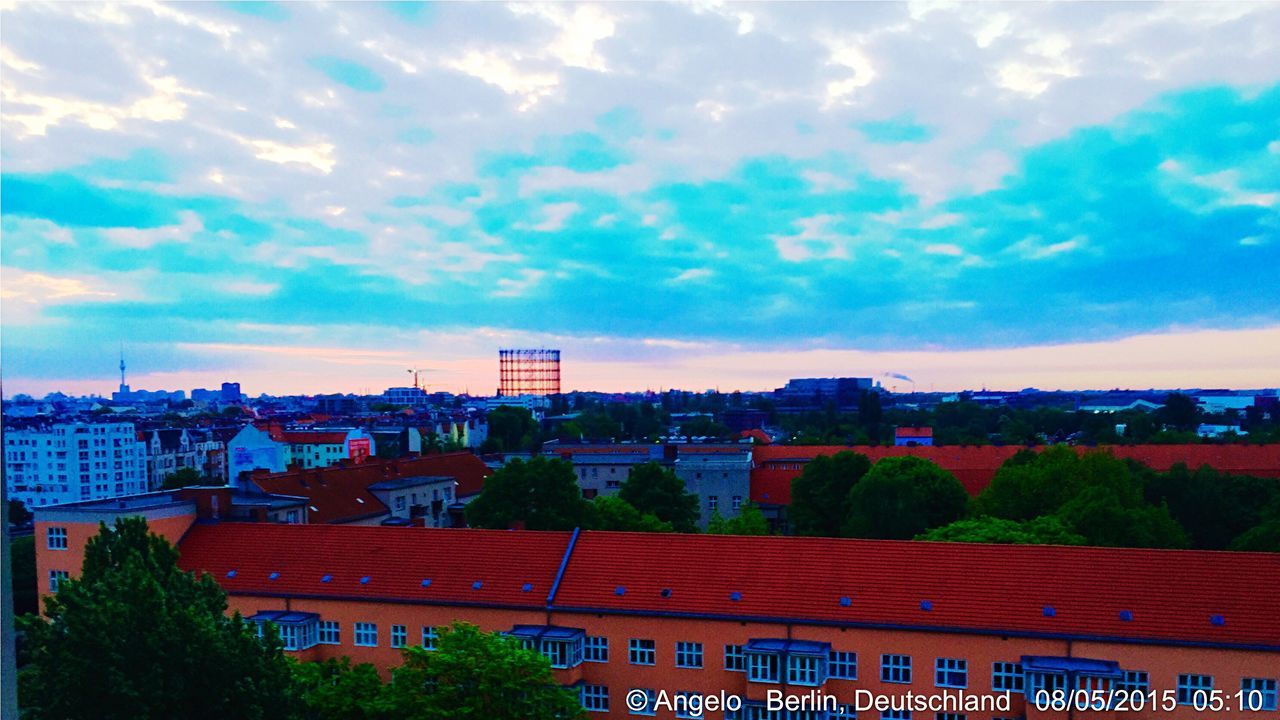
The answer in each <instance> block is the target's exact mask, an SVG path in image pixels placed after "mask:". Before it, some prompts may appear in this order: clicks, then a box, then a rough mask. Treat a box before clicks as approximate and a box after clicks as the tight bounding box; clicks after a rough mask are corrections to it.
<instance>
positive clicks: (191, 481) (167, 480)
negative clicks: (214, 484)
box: [164, 467, 204, 490]
mask: <svg viewBox="0 0 1280 720" xmlns="http://www.w3.org/2000/svg"><path fill="white" fill-rule="evenodd" d="M202 484H204V476H203V475H201V474H200V471H199V470H196V469H195V468H189V467H184V468H178V469H177V470H175V471H174V472H171V473H169V474H168V475H165V477H164V489H165V490H177V489H178V488H184V487H190V486H192V485H202Z"/></svg>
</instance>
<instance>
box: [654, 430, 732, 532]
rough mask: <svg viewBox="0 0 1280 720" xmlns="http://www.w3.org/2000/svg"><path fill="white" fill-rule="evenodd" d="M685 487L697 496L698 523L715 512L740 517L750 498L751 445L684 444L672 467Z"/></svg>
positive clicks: (704, 525)
mask: <svg viewBox="0 0 1280 720" xmlns="http://www.w3.org/2000/svg"><path fill="white" fill-rule="evenodd" d="M672 470H674V471H675V474H676V477H678V478H680V479H681V480H683V481H684V486H685V489H686V490H688V491H689V492H691V493H693V494H694V495H697V496H698V512H699V520H698V525H699V526H700V527H702V528H706V526H707V523H708V522H709V521H710V520H711V518H712V516H713V515H717V514H718V515H720V517H723V518H733V517H737V516H738V514H739V513H740V512H741V511H742V506H743V505H744V504H745V503H746V502H748V501H749V500H750V499H751V447H750V446H749V445H748V446H733V445H681V446H679V451H678V452H677V453H676V457H675V462H674V464H673V466H672Z"/></svg>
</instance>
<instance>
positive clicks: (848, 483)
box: [787, 451, 871, 537]
mask: <svg viewBox="0 0 1280 720" xmlns="http://www.w3.org/2000/svg"><path fill="white" fill-rule="evenodd" d="M870 469H871V460H870V459H868V458H867V456H866V455H862V454H860V453H854V452H849V451H844V452H838V453H836V454H835V455H830V456H828V455H819V456H817V457H815V458H814V459H813V460H812V461H810V462H808V463H806V464H805V466H804V470H803V471H802V472H801V473H800V475H799V476H798V477H796V478H795V479H793V480H792V481H791V506H790V507H789V508H788V509H787V517H788V519H789V520H790V521H791V525H792V527H793V528H795V532H796V534H797V535H816V536H823V537H840V533H841V531H842V528H843V526H844V522H845V520H847V519H848V517H849V491H850V490H852V489H853V486H854V485H857V484H858V481H859V480H861V479H862V478H863V476H865V475H866V474H867V471H868V470H870Z"/></svg>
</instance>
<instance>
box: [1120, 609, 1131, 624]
mask: <svg viewBox="0 0 1280 720" xmlns="http://www.w3.org/2000/svg"><path fill="white" fill-rule="evenodd" d="M1120 619H1121V620H1122V621H1124V622H1130V621H1132V620H1133V611H1132V610H1121V611H1120Z"/></svg>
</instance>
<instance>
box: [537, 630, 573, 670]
mask: <svg viewBox="0 0 1280 720" xmlns="http://www.w3.org/2000/svg"><path fill="white" fill-rule="evenodd" d="M542 656H543V657H545V658H546V659H547V660H549V661H551V667H553V668H571V667H577V666H578V665H580V664H582V640H581V637H579V638H577V639H574V640H549V639H546V638H544V639H543V640H542Z"/></svg>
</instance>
